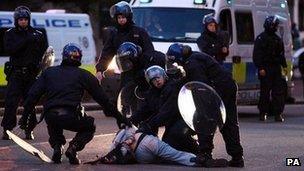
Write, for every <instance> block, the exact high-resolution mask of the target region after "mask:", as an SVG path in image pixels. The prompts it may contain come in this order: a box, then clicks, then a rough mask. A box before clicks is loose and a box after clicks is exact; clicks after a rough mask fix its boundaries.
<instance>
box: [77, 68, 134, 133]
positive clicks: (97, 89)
mask: <svg viewBox="0 0 304 171" xmlns="http://www.w3.org/2000/svg"><path fill="white" fill-rule="evenodd" d="M84 73H85V74H84V75H83V76H82V80H83V81H81V83H82V85H83V86H84V88H85V90H87V91H88V93H89V94H90V95H91V96H92V97H93V99H94V100H95V101H96V102H97V103H98V104H99V105H101V106H102V107H103V112H104V114H105V115H106V116H111V117H114V118H116V120H117V125H118V127H119V128H121V125H122V124H125V125H127V126H129V127H131V126H132V125H131V123H130V121H128V120H127V118H125V117H124V116H122V115H121V114H120V113H119V112H118V111H117V109H116V108H115V107H114V105H113V104H111V103H110V101H109V99H108V97H107V95H106V93H105V92H104V90H103V88H102V87H101V86H100V85H99V82H98V80H97V78H96V77H95V76H94V75H92V74H91V73H89V72H88V71H85V70H84Z"/></svg>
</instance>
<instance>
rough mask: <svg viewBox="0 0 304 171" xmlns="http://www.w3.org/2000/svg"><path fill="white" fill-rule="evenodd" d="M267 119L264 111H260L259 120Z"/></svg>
mask: <svg viewBox="0 0 304 171" xmlns="http://www.w3.org/2000/svg"><path fill="white" fill-rule="evenodd" d="M266 120H267V114H266V113H260V121H263V122H264V121H266Z"/></svg>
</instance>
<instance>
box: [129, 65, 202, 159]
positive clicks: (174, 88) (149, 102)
mask: <svg viewBox="0 0 304 171" xmlns="http://www.w3.org/2000/svg"><path fill="white" fill-rule="evenodd" d="M145 78H146V81H147V82H148V83H149V84H150V85H151V88H150V89H149V91H148V93H147V96H146V98H145V101H144V104H143V105H142V106H141V107H140V108H139V109H138V110H137V111H136V112H135V113H134V114H133V115H132V117H131V121H132V123H134V124H135V125H138V124H139V123H140V126H139V131H142V132H144V133H147V134H153V135H157V131H158V128H159V127H161V126H165V128H166V129H165V133H164V135H163V137H162V140H163V141H164V142H166V143H168V144H169V145H170V146H172V147H173V148H176V149H178V150H181V151H187V152H191V153H194V154H197V153H198V151H199V149H198V145H197V143H196V141H195V140H194V139H193V138H192V137H191V135H192V134H193V131H192V130H191V129H190V128H189V127H188V126H187V125H186V123H185V122H184V121H183V119H182V118H181V115H180V113H179V110H178V106H177V96H178V92H179V89H180V87H181V86H182V84H181V83H179V82H177V81H174V80H169V78H168V76H167V74H166V73H165V70H164V69H163V68H161V67H160V66H157V65H154V66H151V67H149V68H148V69H147V70H146V72H145Z"/></svg>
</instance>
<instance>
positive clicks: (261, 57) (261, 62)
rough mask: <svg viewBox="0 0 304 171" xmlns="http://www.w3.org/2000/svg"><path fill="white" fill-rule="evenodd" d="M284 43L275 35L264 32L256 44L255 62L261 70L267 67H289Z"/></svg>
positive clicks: (254, 51) (254, 50)
mask: <svg viewBox="0 0 304 171" xmlns="http://www.w3.org/2000/svg"><path fill="white" fill-rule="evenodd" d="M284 53H285V52H284V43H283V41H282V39H281V38H280V37H279V36H278V35H276V34H275V33H268V32H263V33H261V34H260V35H259V36H258V37H257V38H256V40H255V42H254V49H253V62H254V64H255V66H256V67H257V68H258V69H259V70H260V69H265V68H267V67H272V66H275V67H281V66H282V67H284V68H285V67H287V64H286V59H285V54H284Z"/></svg>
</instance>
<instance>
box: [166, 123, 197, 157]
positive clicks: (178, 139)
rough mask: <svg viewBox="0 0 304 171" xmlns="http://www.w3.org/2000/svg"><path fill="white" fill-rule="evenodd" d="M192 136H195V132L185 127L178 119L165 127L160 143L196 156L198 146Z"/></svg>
mask: <svg viewBox="0 0 304 171" xmlns="http://www.w3.org/2000/svg"><path fill="white" fill-rule="evenodd" d="M192 135H195V132H194V131H193V130H191V129H190V128H189V127H188V126H187V125H186V123H185V122H184V120H183V119H180V120H178V121H176V122H175V123H174V124H171V125H170V126H166V129H165V132H164V135H163V137H162V141H164V142H165V143H167V144H169V145H170V146H171V147H173V148H175V149H177V150H180V151H186V152H189V153H193V154H198V153H199V146H198V143H197V141H196V140H195V139H194V138H192Z"/></svg>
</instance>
